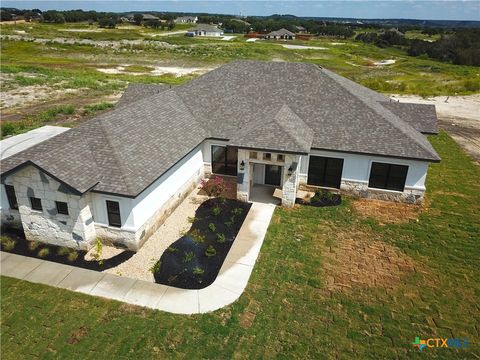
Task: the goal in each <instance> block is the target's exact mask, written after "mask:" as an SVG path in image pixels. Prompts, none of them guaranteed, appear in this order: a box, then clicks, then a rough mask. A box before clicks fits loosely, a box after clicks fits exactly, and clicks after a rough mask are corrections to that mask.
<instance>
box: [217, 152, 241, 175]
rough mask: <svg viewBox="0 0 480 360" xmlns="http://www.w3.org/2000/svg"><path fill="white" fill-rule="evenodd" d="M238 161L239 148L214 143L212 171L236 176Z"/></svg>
mask: <svg viewBox="0 0 480 360" xmlns="http://www.w3.org/2000/svg"><path fill="white" fill-rule="evenodd" d="M237 161H238V149H237V148H233V147H230V146H228V147H227V146H216V145H212V172H213V173H214V174H222V175H232V176H236V175H237Z"/></svg>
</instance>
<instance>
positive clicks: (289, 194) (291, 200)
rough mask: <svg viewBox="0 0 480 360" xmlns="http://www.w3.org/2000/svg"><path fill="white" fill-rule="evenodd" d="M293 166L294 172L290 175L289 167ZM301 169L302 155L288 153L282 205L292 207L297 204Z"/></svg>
mask: <svg viewBox="0 0 480 360" xmlns="http://www.w3.org/2000/svg"><path fill="white" fill-rule="evenodd" d="M290 167H292V169H293V172H292V174H291V175H288V169H289V168H290ZM299 171H300V156H298V155H291V154H287V155H286V156H285V167H284V172H283V187H282V205H283V206H287V207H292V206H294V205H295V199H296V198H297V190H298V186H299V182H300V178H299V176H298V173H299Z"/></svg>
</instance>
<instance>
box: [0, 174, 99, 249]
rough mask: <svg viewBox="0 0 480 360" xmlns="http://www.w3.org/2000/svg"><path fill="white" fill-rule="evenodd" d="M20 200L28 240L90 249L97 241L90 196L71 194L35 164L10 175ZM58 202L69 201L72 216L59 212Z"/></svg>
mask: <svg viewBox="0 0 480 360" xmlns="http://www.w3.org/2000/svg"><path fill="white" fill-rule="evenodd" d="M5 184H8V185H13V186H14V187H15V192H16V196H17V201H18V207H19V214H20V218H21V222H22V227H23V230H24V232H25V237H26V239H27V240H35V241H40V242H44V243H48V244H53V245H58V246H68V247H71V248H76V249H82V250H88V249H89V248H91V246H92V245H93V242H94V240H95V226H94V223H93V218H92V213H91V211H90V206H89V203H90V201H89V195H85V196H78V195H74V194H72V193H70V191H69V190H68V189H67V188H66V187H65V185H63V184H60V183H59V182H58V181H56V180H54V179H53V178H51V177H50V176H48V175H46V174H45V173H43V172H42V171H40V170H39V169H37V168H36V167H34V166H28V167H26V168H24V169H22V170H20V171H18V172H17V173H15V174H13V175H11V176H9V177H7V178H6V179H5ZM30 197H37V198H39V199H41V201H42V208H43V209H42V211H36V210H32V208H31V203H30ZM55 201H62V202H66V203H67V204H68V211H69V215H62V214H58V213H57V207H56V204H55Z"/></svg>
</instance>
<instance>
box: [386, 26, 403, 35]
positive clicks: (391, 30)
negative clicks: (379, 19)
mask: <svg viewBox="0 0 480 360" xmlns="http://www.w3.org/2000/svg"><path fill="white" fill-rule="evenodd" d="M386 32H389V33H395V34H396V35H398V36H402V37H403V36H405V34H404V33H402V32H401V31H400V30H398V29H397V28H391V29H388V30H387V31H384V33H386Z"/></svg>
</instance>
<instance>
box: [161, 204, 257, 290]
mask: <svg viewBox="0 0 480 360" xmlns="http://www.w3.org/2000/svg"><path fill="white" fill-rule="evenodd" d="M250 206H251V204H248V203H244V202H241V201H238V200H231V199H218V198H215V199H210V200H207V201H205V202H204V203H203V204H201V205H200V207H199V208H198V209H197V211H196V213H195V217H194V218H193V219H192V226H191V228H190V230H189V231H188V232H187V233H186V234H185V235H183V236H182V237H181V238H180V239H178V240H177V241H175V242H174V243H173V244H172V245H171V246H170V247H169V248H168V249H167V250H165V252H164V253H163V254H162V256H161V258H160V260H159V261H158V262H157V263H156V264H155V266H154V268H153V271H154V274H153V275H154V277H155V281H156V282H157V283H159V284H164V285H169V286H174V287H178V288H182V289H203V288H204V287H207V286H208V285H210V284H211V283H213V281H214V280H215V279H216V277H217V275H218V272H219V271H220V268H221V267H222V264H223V261H224V260H225V257H226V256H227V254H228V251H229V250H230V247H231V246H232V244H233V241H234V240H235V237H236V236H237V234H238V231H239V230H240V227H241V226H242V224H243V221H244V220H245V217H246V216H247V213H248V210H249V209H250ZM211 224H213V225H211ZM209 255H210V256H209Z"/></svg>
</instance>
